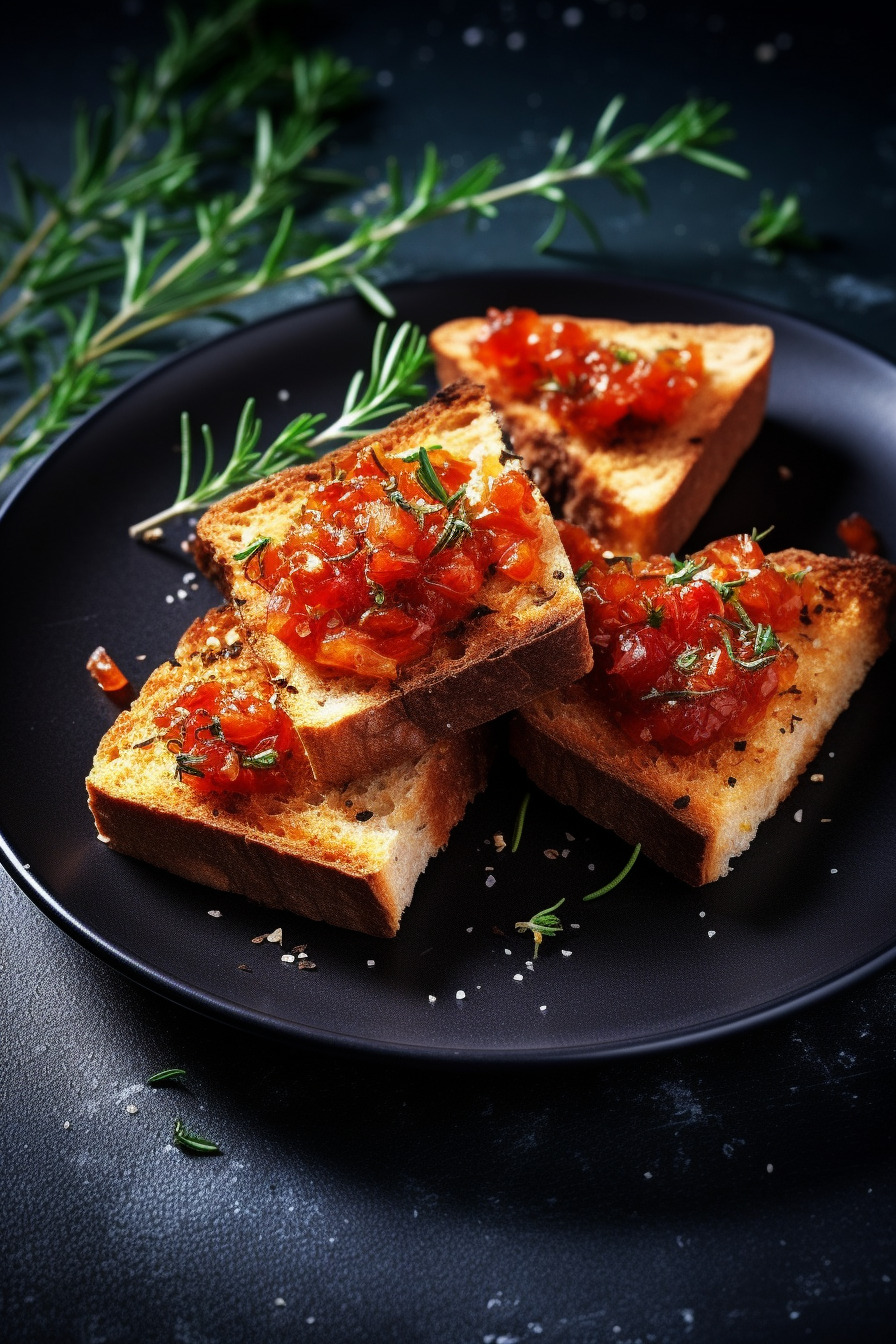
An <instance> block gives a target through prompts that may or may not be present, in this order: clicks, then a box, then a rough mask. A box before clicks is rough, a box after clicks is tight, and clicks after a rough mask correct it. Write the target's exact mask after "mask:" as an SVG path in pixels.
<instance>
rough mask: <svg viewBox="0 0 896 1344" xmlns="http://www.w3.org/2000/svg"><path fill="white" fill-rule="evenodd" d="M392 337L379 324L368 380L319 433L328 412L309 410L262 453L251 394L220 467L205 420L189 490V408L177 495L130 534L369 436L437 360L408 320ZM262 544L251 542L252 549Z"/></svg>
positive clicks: (416, 396)
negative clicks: (335, 444) (198, 467)
mask: <svg viewBox="0 0 896 1344" xmlns="http://www.w3.org/2000/svg"><path fill="white" fill-rule="evenodd" d="M387 335H388V331H387V325H386V323H385V322H381V323H380V324H379V326H378V327H377V330H376V335H375V337H374V341H373V350H372V353H371V357H370V369H369V371H368V373H367V377H366V381H365V375H364V370H363V369H359V370H358V371H357V373H355V374H354V376H353V377H352V380H351V382H350V383H349V387H348V391H347V392H346V395H345V401H344V402H343V406H342V410H341V411H340V413H339V415H338V416H337V417H336V419H335V420H334V421H333V423H332V424H330V425H328V426H327V428H326V429H322V430H319V431H318V432H317V433H315V432H314V431H315V429H316V428H317V426H318V425H319V424H320V422H321V421H322V420H323V419H325V416H324V415H323V414H322V413H317V414H311V413H309V412H307V411H305V412H303V413H302V414H301V415H298V416H296V418H295V419H294V420H291V421H290V422H289V424H288V425H287V426H286V428H285V429H282V430H281V431H280V433H279V434H278V435H277V437H276V438H275V439H273V441H272V442H271V443H270V444H268V446H267V448H265V449H263V450H262V449H260V448H259V446H258V445H259V441H260V439H261V431H262V421H261V419H260V418H259V416H258V415H256V413H255V399H254V397H250V398H249V399H248V400H247V401H246V403H245V405H244V406H243V410H242V414H241V415H240V418H239V421H238V423H237V427H236V432H235V434H234V440H233V448H232V450H231V454H230V457H229V458H228V460H227V462H226V464H225V465H224V467H223V468H222V469H221V470H220V471H215V445H214V439H213V437H212V432H211V429H210V428H209V426H208V425H203V426H202V441H203V448H204V459H203V467H202V473H201V475H200V477H199V481H198V483H196V484H195V485H194V486H193V488H192V489H191V488H190V482H191V480H192V478H193V475H194V471H193V443H192V430H191V426H190V417H189V415H188V414H187V412H186V411H184V413H183V415H182V416H181V449H180V452H181V471H180V485H179V487H178V491H177V497H176V499H175V501H174V503H173V504H171V505H169V507H168V508H167V509H161V510H160V511H159V512H158V513H155V514H153V515H152V516H151V517H150V518H144V519H143V520H142V522H139V523H135V524H134V525H133V527H130V528H129V529H128V531H129V534H130V535H131V536H132V537H139V536H142V535H143V533H144V532H146V531H148V530H149V528H151V527H158V526H159V525H160V524H162V523H165V522H168V521H169V520H170V519H172V518H176V517H178V515H180V514H184V513H192V512H194V511H195V510H196V509H201V508H205V506H206V505H207V504H211V503H212V501H213V500H215V499H219V498H220V497H221V496H222V495H226V494H227V493H228V492H229V491H231V490H236V489H238V488H239V487H240V486H243V485H250V484H251V483H252V482H253V481H260V480H262V479H263V478H264V477H265V476H270V475H271V474H272V473H274V472H276V471H282V470H283V468H284V467H289V466H294V465H295V464H296V463H297V462H306V461H309V460H310V459H312V458H314V456H315V449H316V448H320V447H322V446H323V445H324V444H325V443H331V442H332V441H333V440H334V439H335V440H338V439H351V438H357V437H358V436H359V435H361V434H366V433H368V432H369V431H370V430H371V429H372V428H374V422H377V421H382V420H388V419H389V418H391V417H392V416H394V415H397V414H398V413H399V412H400V411H405V410H407V409H408V407H409V406H411V405H413V404H414V402H416V401H419V400H420V399H421V397H422V396H423V395H424V392H425V388H424V385H423V383H421V382H420V375H421V374H422V372H423V370H424V369H425V368H426V367H427V366H428V365H429V364H430V362H431V360H432V356H431V355H430V354H429V351H428V349H427V346H426V337H425V336H424V335H423V333H422V332H421V331H420V330H419V329H418V328H417V327H414V326H412V325H411V324H410V323H409V322H404V323H402V325H401V326H400V327H399V328H398V330H397V331H396V332H395V334H394V336H393V337H392V340H391V341H390V342H389V345H388V347H387V346H386V338H387ZM257 544H258V543H256V542H253V546H257ZM250 554H251V552H250ZM248 558H249V557H248V556H247V555H244V554H243V553H242V552H240V553H239V554H238V555H235V556H234V559H235V560H239V559H248Z"/></svg>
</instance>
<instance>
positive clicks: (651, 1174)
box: [644, 1171, 653, 1181]
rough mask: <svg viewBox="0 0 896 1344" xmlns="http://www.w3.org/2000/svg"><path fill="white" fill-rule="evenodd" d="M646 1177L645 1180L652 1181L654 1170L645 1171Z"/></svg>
mask: <svg viewBox="0 0 896 1344" xmlns="http://www.w3.org/2000/svg"><path fill="white" fill-rule="evenodd" d="M644 1179H645V1181H652V1180H653V1172H652V1171H645V1173H644Z"/></svg>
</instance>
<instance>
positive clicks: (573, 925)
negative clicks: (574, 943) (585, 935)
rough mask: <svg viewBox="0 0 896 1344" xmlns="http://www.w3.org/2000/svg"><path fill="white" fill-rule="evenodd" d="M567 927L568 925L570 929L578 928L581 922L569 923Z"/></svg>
mask: <svg viewBox="0 0 896 1344" xmlns="http://www.w3.org/2000/svg"><path fill="white" fill-rule="evenodd" d="M569 927H570V928H571V929H580V928H581V927H582V926H581V924H570V926H569Z"/></svg>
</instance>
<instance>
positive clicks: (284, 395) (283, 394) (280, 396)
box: [277, 387, 289, 401]
mask: <svg viewBox="0 0 896 1344" xmlns="http://www.w3.org/2000/svg"><path fill="white" fill-rule="evenodd" d="M277 400H278V401H289V392H288V391H287V389H286V388H285V387H281V389H280V391H279V392H278V393H277Z"/></svg>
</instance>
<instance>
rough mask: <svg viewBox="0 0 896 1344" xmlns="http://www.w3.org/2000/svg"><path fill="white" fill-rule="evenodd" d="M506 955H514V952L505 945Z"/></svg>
mask: <svg viewBox="0 0 896 1344" xmlns="http://www.w3.org/2000/svg"><path fill="white" fill-rule="evenodd" d="M504 955H505V957H512V956H513V953H512V952H511V950H510V948H509V947H505V949H504Z"/></svg>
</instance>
